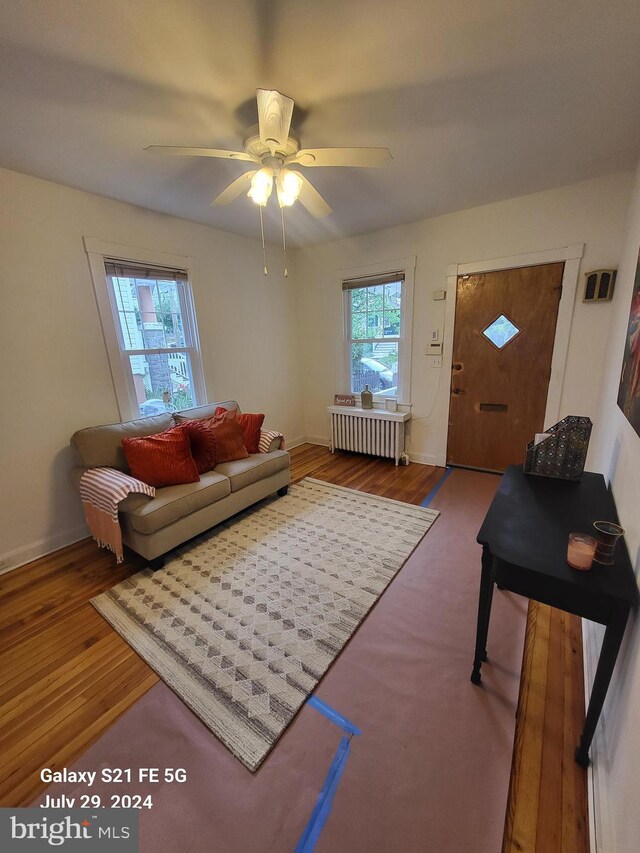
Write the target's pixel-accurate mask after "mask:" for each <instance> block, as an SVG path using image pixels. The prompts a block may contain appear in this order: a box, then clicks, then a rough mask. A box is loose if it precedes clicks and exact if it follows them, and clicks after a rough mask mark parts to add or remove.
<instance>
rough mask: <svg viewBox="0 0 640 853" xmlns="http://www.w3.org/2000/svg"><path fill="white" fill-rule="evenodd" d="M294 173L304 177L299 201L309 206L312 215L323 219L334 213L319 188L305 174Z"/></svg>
mask: <svg viewBox="0 0 640 853" xmlns="http://www.w3.org/2000/svg"><path fill="white" fill-rule="evenodd" d="M292 171H293V170H292ZM293 174H294V175H297V176H298V177H299V178H301V179H302V187H301V189H300V195H299V196H298V201H299V202H300V204H302V205H303V206H304V207H306V208H307V210H308V211H309V213H310V214H311V215H312V216H314V217H315V218H316V219H323V218H324V217H325V216H328V215H329V214H330V213H333V211H332V209H331V208H330V207H329V205H328V204H327V202H326V201H325V200H324V199H323V198H322V196H321V195H320V193H319V192H318V190H317V189H316V188H315V187H314V186H313V184H312V183H310V182H309V181H308V180H307V179H306V178H305V176H304V175H301V174H300V172H293Z"/></svg>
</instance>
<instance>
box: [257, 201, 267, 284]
mask: <svg viewBox="0 0 640 853" xmlns="http://www.w3.org/2000/svg"><path fill="white" fill-rule="evenodd" d="M258 210H259V211H260V233H261V234H262V263H263V264H264V266H263V270H264V274H265V275H269V270H268V269H267V250H266V249H265V246H264V222H263V221H262V205H258Z"/></svg>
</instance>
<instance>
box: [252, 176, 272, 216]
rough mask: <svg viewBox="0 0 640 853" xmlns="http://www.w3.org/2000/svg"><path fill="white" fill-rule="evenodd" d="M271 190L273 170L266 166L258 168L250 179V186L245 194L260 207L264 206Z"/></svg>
mask: <svg viewBox="0 0 640 853" xmlns="http://www.w3.org/2000/svg"><path fill="white" fill-rule="evenodd" d="M272 190H273V170H272V169H269V168H267V167H265V168H263V169H258V171H257V172H256V173H255V175H254V176H253V178H252V179H251V188H250V189H249V192H248V193H247V195H248V196H249V198H250V199H251V200H252V201H254V202H255V203H256V204H258V205H260V207H264V206H265V205H266V203H267V201H268V200H269V196H270V195H271V191H272Z"/></svg>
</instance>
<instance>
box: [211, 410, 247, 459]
mask: <svg viewBox="0 0 640 853" xmlns="http://www.w3.org/2000/svg"><path fill="white" fill-rule="evenodd" d="M200 423H203V424H205V425H206V426H207V427H208V429H210V430H211V432H212V433H213V435H214V441H215V447H216V465H217V464H218V463H219V462H233V460H234V459H246V458H247V456H248V455H249V453H248V452H247V448H246V447H245V444H244V436H243V434H242V427H241V426H240V423H239V422H238V419H237V417H236V410H235V409H229V410H227V409H222V413H221V414H219V415H214V416H213V417H212V418H202V420H201V421H200Z"/></svg>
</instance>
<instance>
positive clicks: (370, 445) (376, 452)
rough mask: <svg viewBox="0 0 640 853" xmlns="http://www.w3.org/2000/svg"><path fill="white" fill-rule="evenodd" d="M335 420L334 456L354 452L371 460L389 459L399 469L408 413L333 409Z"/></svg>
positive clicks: (332, 417)
mask: <svg viewBox="0 0 640 853" xmlns="http://www.w3.org/2000/svg"><path fill="white" fill-rule="evenodd" d="M328 411H329V414H330V416H331V452H332V453H333V451H334V450H352V451H355V452H356V453H368V454H370V455H371V456H386V457H388V458H390V459H394V460H395V463H396V465H397V464H398V463H399V461H400V457H401V455H402V453H403V452H404V425H405V422H406V421H408V420H409V418H410V417H411V415H410V414H409V413H408V412H387V411H385V410H384V409H355V408H349V407H346V406H329V408H328Z"/></svg>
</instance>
